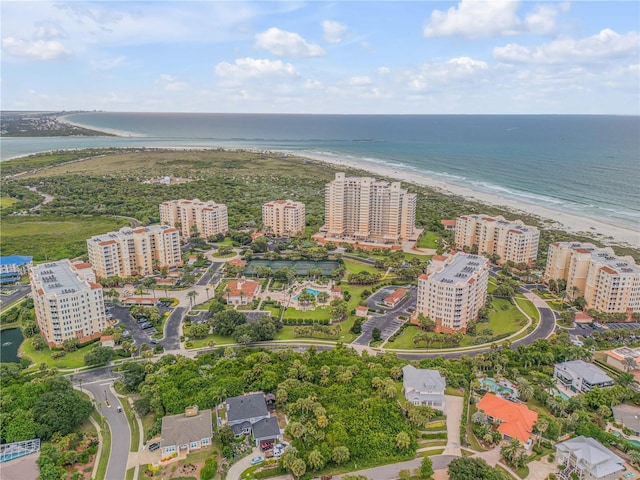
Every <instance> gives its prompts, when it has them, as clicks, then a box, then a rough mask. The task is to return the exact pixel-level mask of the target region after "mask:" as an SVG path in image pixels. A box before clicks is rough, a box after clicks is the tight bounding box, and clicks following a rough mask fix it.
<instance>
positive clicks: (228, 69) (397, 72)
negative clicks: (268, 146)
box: [0, 0, 640, 115]
mask: <svg viewBox="0 0 640 480" xmlns="http://www.w3.org/2000/svg"><path fill="white" fill-rule="evenodd" d="M0 13H1V16H2V20H1V22H2V25H1V27H2V29H1V40H2V57H1V61H2V65H1V66H2V72H1V82H2V84H1V88H2V99H1V106H2V109H3V110H94V109H99V110H109V111H148V112H158V111H162V112H170V111H180V112H265V113H415V114H429V113H558V114H562V113H589V114H605V113H607V114H633V115H638V114H640V66H639V64H640V60H639V56H640V36H639V33H638V31H639V30H640V26H639V22H640V20H639V19H640V3H639V2H635V1H629V2H610V1H605V2H595V1H574V2H548V1H542V2H517V1H503V0H492V1H489V2H482V1H476V0H473V1H468V0H462V1H459V2H417V1H416V2H348V1H339V2H337V1H336V2H323V1H314V2H293V1H291V2H249V3H245V2H205V1H202V2H186V1H185V2H151V1H143V2H128V1H127V2H124V1H110V2H81V1H67V2H64V1H63V2H32V1H18V2H12V1H6V0H3V1H2V2H0Z"/></svg>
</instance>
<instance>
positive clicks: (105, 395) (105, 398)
mask: <svg viewBox="0 0 640 480" xmlns="http://www.w3.org/2000/svg"><path fill="white" fill-rule="evenodd" d="M104 401H105V402H106V401H107V389H106V388H105V389H104Z"/></svg>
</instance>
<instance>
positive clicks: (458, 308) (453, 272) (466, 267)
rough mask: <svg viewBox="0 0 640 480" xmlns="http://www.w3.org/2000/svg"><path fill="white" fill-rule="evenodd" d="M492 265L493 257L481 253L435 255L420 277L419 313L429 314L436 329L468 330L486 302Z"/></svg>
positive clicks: (450, 331)
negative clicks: (486, 256) (468, 326)
mask: <svg viewBox="0 0 640 480" xmlns="http://www.w3.org/2000/svg"><path fill="white" fill-rule="evenodd" d="M489 266H490V263H489V259H487V258H485V257H482V256H479V255H471V254H467V253H462V252H458V253H456V254H455V255H453V256H448V255H434V256H433V257H432V259H431V262H430V263H429V266H428V267H427V273H425V274H422V275H420V277H419V278H418V294H417V296H418V301H417V307H416V311H415V316H416V317H417V316H418V315H419V314H422V315H424V316H425V317H429V318H430V319H431V320H432V321H433V322H435V325H436V326H435V331H436V332H448V333H452V332H458V331H460V332H463V333H464V332H466V331H467V324H468V323H469V322H470V321H472V320H476V319H477V318H478V310H480V308H481V307H483V306H484V305H485V303H486V300H487V285H488V283H489Z"/></svg>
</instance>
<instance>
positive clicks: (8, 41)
mask: <svg viewBox="0 0 640 480" xmlns="http://www.w3.org/2000/svg"><path fill="white" fill-rule="evenodd" d="M2 49H3V50H4V51H5V52H7V53H8V54H9V55H12V56H14V57H23V58H32V59H34V60H59V59H63V58H67V57H70V56H71V51H70V50H68V49H67V48H66V47H65V46H64V45H63V44H62V43H61V42H59V41H57V40H36V41H27V40H22V39H20V38H15V37H6V38H3V39H2Z"/></svg>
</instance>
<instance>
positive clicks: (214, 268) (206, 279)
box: [196, 262, 224, 286]
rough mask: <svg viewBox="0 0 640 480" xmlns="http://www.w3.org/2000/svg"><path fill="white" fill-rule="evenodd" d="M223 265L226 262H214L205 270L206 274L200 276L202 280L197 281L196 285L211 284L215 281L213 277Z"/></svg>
mask: <svg viewBox="0 0 640 480" xmlns="http://www.w3.org/2000/svg"><path fill="white" fill-rule="evenodd" d="M223 265H224V262H213V263H212V264H211V265H210V266H209V268H208V269H207V271H206V272H204V275H202V277H200V280H198V281H197V282H196V285H199V286H206V285H209V284H210V283H213V282H211V279H212V278H213V276H214V275H216V274H217V273H218V270H220V267H222V266H223Z"/></svg>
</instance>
